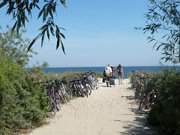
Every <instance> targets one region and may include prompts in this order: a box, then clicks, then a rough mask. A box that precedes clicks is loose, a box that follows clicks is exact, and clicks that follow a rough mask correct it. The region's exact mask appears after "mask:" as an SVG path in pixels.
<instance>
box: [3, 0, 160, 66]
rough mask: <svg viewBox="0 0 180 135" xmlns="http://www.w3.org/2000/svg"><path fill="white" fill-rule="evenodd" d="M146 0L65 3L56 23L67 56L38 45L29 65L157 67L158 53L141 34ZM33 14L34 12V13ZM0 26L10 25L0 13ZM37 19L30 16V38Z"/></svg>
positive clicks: (51, 46) (50, 44)
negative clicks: (60, 29)
mask: <svg viewBox="0 0 180 135" xmlns="http://www.w3.org/2000/svg"><path fill="white" fill-rule="evenodd" d="M147 4H148V3H147V0H68V2H67V7H66V8H63V7H61V8H60V9H59V10H58V12H57V15H56V21H57V22H58V24H59V25H61V26H62V27H64V28H65V29H66V30H65V31H64V32H63V33H64V34H65V35H66V39H65V40H64V44H65V49H66V52H67V54H66V55H64V54H63V52H62V51H61V49H59V50H58V51H56V49H55V42H54V41H50V42H46V44H45V46H44V47H43V48H41V47H40V45H39V44H38V43H36V44H35V45H34V47H33V48H34V50H35V51H36V52H38V55H36V56H34V57H33V58H32V59H31V61H30V63H29V66H32V65H35V64H37V63H42V62H44V61H46V62H48V64H49V66H51V67H59V66H60V67H68V66H71V67H72V66H103V65H106V64H108V63H110V64H112V65H117V64H119V63H121V64H123V65H125V66H142V65H143V66H149V65H159V60H160V56H159V53H158V52H156V51H155V50H153V49H152V45H151V44H149V43H147V40H146V36H145V35H144V34H143V32H142V31H139V30H135V29H134V27H137V26H143V25H144V22H145V18H144V14H145V13H146V11H147ZM34 14H35V13H34ZM0 18H6V19H2V20H1V21H0V25H1V26H5V25H6V24H9V25H12V20H10V18H8V17H7V16H6V15H4V12H2V11H1V14H0ZM40 22H41V21H40V20H38V21H37V20H36V18H35V17H32V19H31V22H30V23H29V24H28V26H27V33H26V37H29V38H33V37H34V36H35V35H36V34H37V30H38V28H39V27H40V24H41V23H40Z"/></svg>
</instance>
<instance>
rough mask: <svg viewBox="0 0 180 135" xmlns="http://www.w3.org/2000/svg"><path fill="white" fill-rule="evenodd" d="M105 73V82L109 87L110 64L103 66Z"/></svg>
mask: <svg viewBox="0 0 180 135" xmlns="http://www.w3.org/2000/svg"><path fill="white" fill-rule="evenodd" d="M105 74H106V84H107V87H109V86H110V87H111V85H110V79H111V77H112V68H111V66H110V64H108V65H107V66H106V67H105Z"/></svg>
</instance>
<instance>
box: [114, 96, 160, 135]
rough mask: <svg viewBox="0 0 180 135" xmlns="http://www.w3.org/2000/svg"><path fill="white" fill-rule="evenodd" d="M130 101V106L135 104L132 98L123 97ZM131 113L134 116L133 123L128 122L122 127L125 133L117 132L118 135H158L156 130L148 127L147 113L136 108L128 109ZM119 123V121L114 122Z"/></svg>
mask: <svg viewBox="0 0 180 135" xmlns="http://www.w3.org/2000/svg"><path fill="white" fill-rule="evenodd" d="M123 97H124V98H126V99H128V100H129V101H130V104H132V103H133V102H135V98H134V96H123ZM129 109H130V111H131V112H133V113H134V114H135V116H136V117H135V119H134V121H129V122H128V125H127V126H125V127H123V128H124V129H125V131H123V132H119V134H120V135H158V134H157V132H156V130H155V129H154V128H153V127H151V126H150V125H148V123H147V120H146V116H147V112H144V111H139V110H138V108H135V107H133V106H132V107H131V108H129ZM114 121H115V122H120V121H121V120H114Z"/></svg>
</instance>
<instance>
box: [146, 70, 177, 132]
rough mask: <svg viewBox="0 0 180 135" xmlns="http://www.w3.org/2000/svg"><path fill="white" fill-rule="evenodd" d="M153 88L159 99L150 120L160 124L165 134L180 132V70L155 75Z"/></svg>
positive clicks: (160, 129)
mask: <svg viewBox="0 0 180 135" xmlns="http://www.w3.org/2000/svg"><path fill="white" fill-rule="evenodd" d="M152 81H153V82H154V86H153V87H152V89H157V90H158V93H159V94H158V98H157V99H158V100H157V102H156V104H155V105H154V106H153V107H152V109H151V111H150V113H149V118H148V120H149V122H150V123H151V124H153V125H156V126H159V131H160V133H161V134H163V135H179V134H180V72H178V71H175V70H167V71H164V72H162V73H159V74H157V75H155V76H154V77H153V79H152Z"/></svg>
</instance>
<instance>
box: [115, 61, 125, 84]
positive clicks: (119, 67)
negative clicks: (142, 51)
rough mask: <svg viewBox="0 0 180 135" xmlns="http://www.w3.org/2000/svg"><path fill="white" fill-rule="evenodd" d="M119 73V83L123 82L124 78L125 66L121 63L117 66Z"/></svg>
mask: <svg viewBox="0 0 180 135" xmlns="http://www.w3.org/2000/svg"><path fill="white" fill-rule="evenodd" d="M117 74H118V79H119V85H120V84H121V83H122V79H123V77H124V71H123V67H122V65H121V64H119V65H118V66H117Z"/></svg>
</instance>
